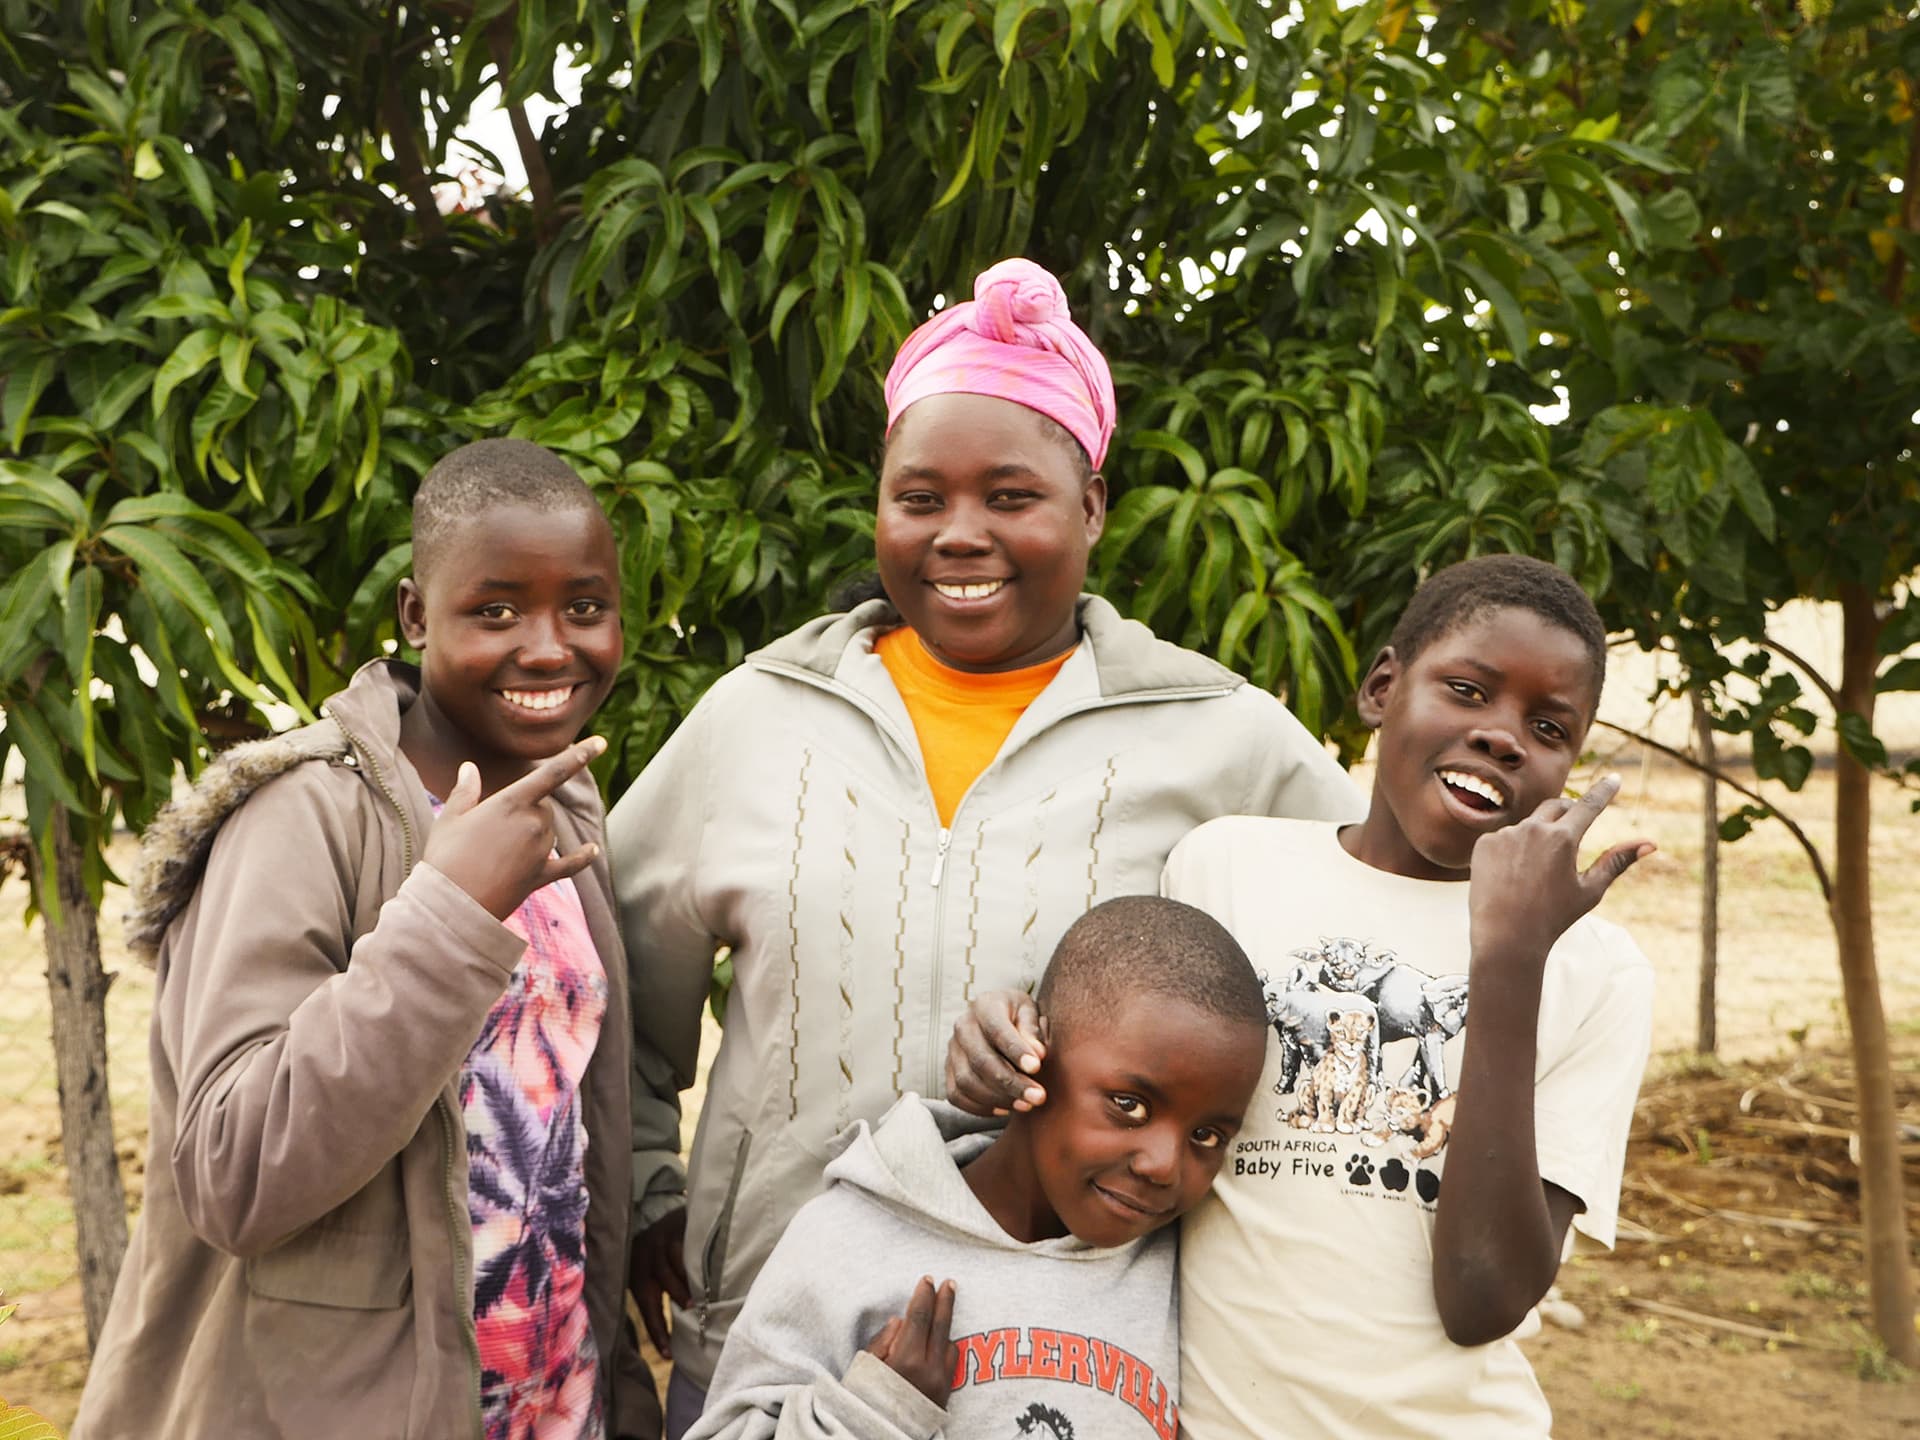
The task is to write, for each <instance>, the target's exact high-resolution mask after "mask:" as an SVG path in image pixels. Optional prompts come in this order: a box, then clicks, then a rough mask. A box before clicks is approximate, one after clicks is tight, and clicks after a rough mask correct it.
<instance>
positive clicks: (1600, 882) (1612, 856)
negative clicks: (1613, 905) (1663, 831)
mask: <svg viewBox="0 0 1920 1440" xmlns="http://www.w3.org/2000/svg"><path fill="white" fill-rule="evenodd" d="M1655 848H1656V847H1655V845H1654V843H1653V842H1652V841H1651V840H1629V841H1627V842H1626V843H1625V844H1624V845H1615V846H1614V847H1613V848H1612V849H1611V850H1609V851H1607V852H1606V854H1604V855H1602V856H1601V857H1600V858H1599V859H1598V860H1596V861H1594V862H1593V864H1591V865H1589V866H1588V867H1587V868H1586V872H1585V873H1584V874H1583V875H1581V877H1580V885H1581V888H1582V889H1584V890H1585V891H1586V892H1587V895H1588V897H1589V898H1590V899H1591V900H1592V901H1593V902H1594V903H1595V904H1598V903H1599V900H1600V897H1601V896H1602V895H1604V894H1606V893H1607V890H1608V888H1609V887H1610V886H1611V885H1612V884H1613V882H1614V881H1616V880H1618V879H1619V878H1620V877H1621V876H1622V875H1624V874H1626V873H1627V871H1629V870H1631V869H1632V868H1633V866H1634V864H1635V862H1636V861H1640V860H1644V859H1646V858H1647V856H1649V855H1651V854H1653V852H1654V850H1655Z"/></svg>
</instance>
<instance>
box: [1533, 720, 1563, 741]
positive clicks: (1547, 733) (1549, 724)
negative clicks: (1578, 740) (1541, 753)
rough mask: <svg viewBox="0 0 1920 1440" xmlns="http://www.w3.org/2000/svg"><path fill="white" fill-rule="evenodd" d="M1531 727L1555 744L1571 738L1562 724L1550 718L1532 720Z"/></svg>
mask: <svg viewBox="0 0 1920 1440" xmlns="http://www.w3.org/2000/svg"><path fill="white" fill-rule="evenodd" d="M1533 728H1534V729H1535V730H1537V731H1538V732H1539V733H1540V735H1541V737H1542V738H1544V739H1545V740H1547V741H1549V742H1550V743H1552V744H1555V745H1564V744H1566V743H1567V741H1568V740H1569V739H1571V738H1572V737H1571V736H1569V735H1568V734H1567V732H1566V729H1565V727H1564V726H1561V725H1559V724H1558V723H1556V722H1555V721H1552V720H1536V721H1534V722H1533Z"/></svg>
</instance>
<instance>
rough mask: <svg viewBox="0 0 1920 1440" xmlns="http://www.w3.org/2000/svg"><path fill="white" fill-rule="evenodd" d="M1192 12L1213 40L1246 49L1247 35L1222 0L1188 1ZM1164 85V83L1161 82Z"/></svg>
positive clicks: (1238, 48) (1237, 48) (1235, 47)
mask: <svg viewBox="0 0 1920 1440" xmlns="http://www.w3.org/2000/svg"><path fill="white" fill-rule="evenodd" d="M1189 3H1190V4H1191V5H1192V7H1193V11H1194V13H1195V14H1196V15H1198V16H1199V17H1200V19H1201V21H1202V23H1204V24H1205V25H1206V27H1207V29H1209V30H1211V31H1212V32H1213V34H1214V38H1215V39H1217V40H1219V41H1220V42H1221V43H1223V44H1225V45H1228V46H1230V47H1231V48H1233V49H1235V50H1244V49H1246V48H1247V35H1246V32H1245V31H1244V30H1242V29H1241V28H1240V22H1239V21H1237V20H1235V19H1234V18H1233V12H1232V11H1231V10H1229V9H1228V8H1227V6H1226V5H1225V4H1224V3H1223V0H1189ZM1161 83H1162V84H1165V83H1166V82H1165V81H1162V82H1161Z"/></svg>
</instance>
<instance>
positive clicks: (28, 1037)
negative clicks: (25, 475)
mask: <svg viewBox="0 0 1920 1440" xmlns="http://www.w3.org/2000/svg"><path fill="white" fill-rule="evenodd" d="M1595 744H1596V747H1597V748H1598V749H1599V751H1600V753H1599V755H1597V756H1596V759H1595V763H1594V764H1593V765H1592V766H1591V767H1589V768H1588V770H1587V773H1588V774H1590V775H1591V774H1596V773H1598V772H1599V771H1600V770H1601V769H1603V768H1618V769H1619V770H1621V772H1622V773H1623V775H1624V776H1625V777H1626V780H1627V786H1626V790H1625V792H1624V793H1623V795H1622V796H1621V798H1620V799H1619V800H1618V801H1617V802H1616V803H1615V806H1614V808H1613V810H1612V811H1611V812H1610V813H1609V814H1608V815H1607V816H1605V817H1603V819H1602V821H1601V823H1600V825H1599V826H1598V827H1596V830H1595V832H1594V835H1593V836H1592V839H1593V840H1594V842H1595V844H1596V846H1597V845H1599V844H1605V843H1610V842H1611V841H1614V840H1621V839H1627V838H1630V837H1635V836H1643V835H1644V836H1647V837H1649V838H1651V839H1653V840H1655V841H1656V842H1658V844H1659V845H1660V847H1661V848H1660V853H1659V854H1658V855H1656V856H1654V857H1653V858H1652V859H1650V860H1648V861H1646V862H1643V863H1642V864H1641V865H1640V866H1639V867H1637V868H1636V869H1635V871H1633V872H1632V873H1630V874H1629V875H1628V876H1627V877H1626V878H1625V879H1624V880H1623V881H1622V882H1621V883H1620V884H1619V885H1618V886H1617V887H1616V888H1615V890H1614V892H1613V894H1612V895H1610V896H1609V898H1608V900H1607V906H1606V911H1607V913H1608V914H1610V915H1611V916H1612V918H1614V919H1616V920H1618V921H1620V922H1621V923H1623V924H1625V925H1626V926H1627V927H1628V928H1629V929H1630V930H1631V931H1632V932H1633V933H1634V935H1635V937H1636V938H1637V939H1638V940H1639V942H1640V944H1641V946H1642V947H1643V948H1644V949H1645V950H1646V951H1647V953H1648V954H1649V956H1650V957H1651V958H1652V959H1653V961H1654V964H1655V967H1656V969H1657V971H1658V974H1659V978H1660V991H1659V1001H1658V1005H1659V1009H1658V1013H1657V1015H1656V1018H1655V1035H1654V1045H1655V1051H1656V1054H1657V1055H1658V1056H1659V1057H1660V1058H1658V1059H1656V1061H1655V1064H1654V1066H1653V1068H1652V1069H1651V1070H1650V1072H1649V1077H1648V1081H1647V1084H1646V1086H1645V1087H1644V1089H1643V1098H1642V1104H1641V1116H1640V1122H1639V1124H1638V1125H1637V1126H1636V1130H1635V1135H1634V1140H1633V1144H1632V1149H1631V1151H1630V1154H1629V1159H1628V1179H1627V1185H1626V1188H1625V1193H1624V1195H1623V1197H1622V1213H1623V1215H1624V1216H1626V1217H1627V1219H1628V1220H1629V1221H1630V1222H1631V1223H1630V1225H1629V1227H1628V1238H1625V1239H1623V1241H1622V1243H1621V1245H1620V1247H1619V1249H1618V1250H1617V1251H1616V1252H1615V1253H1613V1254H1612V1255H1607V1256H1598V1257H1593V1258H1586V1257H1577V1258H1576V1259H1575V1260H1573V1261H1572V1262H1570V1263H1569V1264H1568V1265H1567V1266H1566V1267H1565V1268H1563V1270H1562V1272H1561V1277H1560V1282H1561V1286H1560V1288H1561V1292H1562V1294H1563V1295H1564V1296H1565V1298H1566V1299H1567V1300H1569V1301H1572V1302H1573V1303H1575V1304H1576V1305H1578V1306H1579V1307H1580V1308H1581V1309H1582V1310H1583V1311H1584V1312H1585V1316H1586V1321H1585V1324H1584V1326H1583V1327H1582V1328H1581V1329H1579V1330H1564V1329H1556V1328H1554V1327H1552V1326H1549V1327H1548V1328H1547V1329H1546V1331H1545V1332H1544V1333H1543V1334H1542V1335H1541V1337H1540V1338H1539V1339H1537V1340H1534V1341H1531V1342H1529V1353H1530V1354H1531V1355H1532V1357H1533V1359H1534V1363H1535V1365H1536V1366H1537V1368H1538V1370H1539V1373H1540V1377H1541V1383H1542V1385H1543V1386H1544V1387H1545V1389H1546V1391H1547V1394H1548V1396H1549V1398H1550V1399H1551V1400H1552V1401H1553V1404H1554V1409H1555V1412H1556V1415H1557V1417H1558V1418H1557V1425H1556V1432H1555V1433H1556V1434H1557V1435H1559V1436H1560V1437H1562V1440H1615V1437H1627V1436H1633V1437H1639V1436H1656V1435H1669V1434H1671V1435H1684V1436H1688V1437H1701V1436H1706V1437H1718V1436H1723V1435H1724V1436H1735V1435H1737V1436H1740V1437H1742V1440H1769V1437H1780V1440H1786V1437H1800V1436H1805V1435H1810V1434H1815V1433H1825V1432H1828V1431H1834V1432H1837V1433H1840V1434H1846V1435H1850V1436H1854V1437H1859V1440H1883V1437H1884V1440H1892V1437H1895V1436H1902V1437H1904V1436H1909V1435H1913V1434H1915V1433H1920V1381H1916V1380H1913V1379H1911V1378H1905V1379H1903V1378H1901V1377H1898V1376H1895V1375H1893V1374H1892V1372H1891V1371H1890V1370H1889V1368H1888V1366H1887V1365H1886V1362H1885V1360H1884V1357H1883V1356H1882V1355H1881V1354H1880V1352H1879V1350H1878V1349H1877V1348H1876V1347H1875V1346H1874V1345H1873V1343H1872V1340H1871V1336H1870V1334H1869V1331H1868V1329H1867V1313H1868V1312H1867V1308H1866V1297H1865V1294H1864V1291H1863V1288H1862V1279H1863V1272H1862V1268H1861V1261H1860V1251H1859V1238H1858V1234H1857V1227H1858V1224H1859V1216H1858V1210H1857V1200H1856V1199H1855V1197H1854V1192H1853V1186H1852V1181H1851V1178H1850V1174H1851V1167H1850V1165H1849V1163H1848V1161H1847V1157H1846V1139H1845V1136H1846V1130H1847V1126H1848V1124H1849V1123H1850V1115H1851V1112H1850V1110H1849V1109H1848V1108H1847V1105H1846V1101H1847V1097H1848V1096H1849V1095H1850V1093H1851V1090H1850V1082H1849V1080H1848V1078H1847V1066H1846V1063H1845V1035H1844V1025H1843V1017H1842V1012H1841V1009H1840V1003H1839V996H1840V991H1839V980H1838V972H1837V968H1836V963H1835V954H1834V943H1833V935H1832V930H1831V928H1830V927H1829V925H1828V923H1827V918H1826V914H1825V910H1824V907H1823V906H1822V903H1821V898H1820V894H1819V890H1818V888H1817V886H1816V885H1815V883H1814V881H1813V879H1812V875H1811V872H1810V871H1809V869H1808V867H1807V866H1806V864H1805V862H1804V860H1803V859H1802V858H1801V855H1800V852H1799V850H1798V848H1797V847H1796V846H1795V845H1794V844H1793V842H1792V841H1791V840H1790V839H1789V838H1788V837H1787V835H1786V834H1785V832H1784V831H1783V830H1782V829H1781V828H1780V827H1779V826H1778V825H1762V826H1761V827H1760V828H1758V829H1757V830H1756V831H1755V832H1754V833H1753V834H1752V835H1751V836H1749V837H1748V838H1746V839H1744V840H1742V841H1740V842H1739V843H1738V844H1735V845H1732V846H1728V847H1725V848H1724V850H1723V861H1722V875H1723V879H1722V885H1723V893H1722V899H1721V916H1722V937H1721V985H1720V989H1721V1006H1720V1036H1721V1050H1720V1053H1721V1056H1722V1058H1723V1061H1727V1062H1730V1063H1728V1064H1727V1065H1726V1066H1725V1068H1721V1067H1717V1066H1711V1065H1709V1066H1701V1065H1699V1064H1698V1063H1696V1062H1695V1061H1694V1059H1693V1057H1692V1056H1691V1054H1690V1052H1691V1050H1692V1046H1693V1036H1694V994H1695V979H1696V965H1697V956H1698V938H1697V924H1698V919H1697V917H1698V905H1699V884H1700V875H1701V846H1700V828H1701V827H1700V803H1701V796H1700V789H1699V782H1698V778H1697V777H1696V776H1695V775H1694V774H1692V773H1691V772H1689V771H1686V770H1683V769H1681V768H1679V767H1678V766H1674V765H1671V764H1668V763H1667V762H1664V761H1658V762H1655V761H1649V762H1648V763H1645V764H1643V763H1642V756H1641V755H1640V754H1639V752H1638V751H1637V750H1635V749H1633V748H1631V747H1622V748H1620V749H1618V750H1612V751H1610V750H1609V748H1608V747H1609V742H1607V740H1606V738H1605V737H1604V736H1601V735H1598V734H1596V738H1595ZM1832 795H1833V785H1832V780H1831V773H1830V771H1829V770H1824V769H1823V770H1821V771H1819V772H1817V773H1816V774H1815V776H1814V778H1813V779H1812V780H1811V781H1810V782H1809V784H1808V786H1807V789H1806V791H1805V792H1804V793H1803V794H1802V795H1801V796H1799V797H1792V798H1790V799H1783V801H1782V803H1783V805H1785V806H1787V808H1789V809H1790V810H1791V812H1792V813H1793V814H1794V815H1795V816H1796V817H1797V818H1799V819H1801V820H1802V823H1803V824H1805V825H1806V828H1807V829H1808V831H1809V832H1810V834H1812V835H1813V837H1814V838H1815V840H1816V843H1818V844H1820V845H1821V846H1823V847H1829V846H1830V837H1831V823H1830V820H1829V819H1828V817H1829V816H1830V814H1831V807H1832ZM1908 798H1909V797H1906V796H1903V795H1901V794H1899V793H1897V792H1896V791H1894V790H1893V789H1892V787H1890V786H1888V787H1883V790H1882V793H1881V794H1880V796H1879V799H1878V802H1877V806H1876V813H1875V825H1876V830H1875V839H1874V854H1875V867H1874V868H1875V886H1876V923H1877V926H1878V940H1879V952H1880V957H1881V968H1882V977H1881V988H1882V992H1883V995H1884V998H1885V1002H1886V1008H1887V1013H1888V1015H1889V1017H1890V1018H1891V1019H1892V1021H1893V1023H1894V1026H1895V1030H1896V1036H1897V1040H1896V1046H1897V1050H1898V1053H1899V1057H1900V1059H1899V1066H1900V1083H1901V1086H1902V1095H1903V1103H1904V1109H1903V1118H1904V1119H1905V1120H1906V1121H1908V1122H1909V1123H1913V1124H1917V1125H1920V964H1916V963H1915V962H1914V959H1913V956H1914V955H1915V953H1916V951H1920V890H1916V887H1915V886H1914V885H1913V883H1912V877H1913V876H1914V875H1915V874H1916V873H1920V819H1916V817H1914V816H1913V815H1911V814H1910V813H1909V809H1908ZM1730 805H1731V802H1728V808H1730ZM23 900H24V895H23V893H22V887H21V886H20V883H19V882H18V881H17V880H15V881H12V882H9V883H8V884H7V885H6V886H4V887H0V916H17V915H19V914H20V913H21V905H22V903H23ZM118 908H119V902H118V900H117V898H116V897H114V896H110V897H109V900H108V903H107V906H106V916H105V919H106V926H105V929H106V943H107V949H108V959H107V963H108V968H109V969H115V970H118V971H119V972H120V979H119V981H118V982H117V983H116V984H115V986H114V988H113V991H112V994H111V996H110V1000H109V1047H110V1050H111V1053H112V1057H113V1064H114V1067H115V1068H114V1071H113V1075H112V1088H113V1094H114V1102H115V1116H116V1123H117V1125H118V1127H119V1133H120V1151H121V1155H122V1157H123V1160H124V1162H125V1169H126V1172H127V1177H128V1188H129V1200H130V1202H131V1203H133V1204H134V1205H136V1206H137V1204H138V1201H139V1195H140V1188H141V1183H140V1182H141V1176H142V1173H143V1169H144V1163H145V1138H146V1103H147V1100H146V1064H147V1061H146V1015H147V1010H148V1006H149V1004H150V1001H151V995H152V985H151V980H150V978H149V976H148V972H147V971H146V970H145V969H144V968H142V967H141V966H139V965H138V964H136V963H134V962H133V961H132V960H131V959H130V958H129V957H128V956H127V955H126V953H125V951H124V949H123V948H122V947H121V945H120V942H119V926H118V914H117V912H118ZM39 946H40V938H39V932H38V928H37V927H33V928H31V929H23V928H22V927H20V926H19V925H18V923H17V922H15V921H13V920H6V921H4V922H0V1289H4V1291H5V1298H6V1300H7V1301H10V1302H11V1301H17V1302H19V1304H20V1311H19V1313H18V1314H17V1315H16V1316H15V1317H14V1318H13V1319H12V1320H11V1321H9V1322H8V1323H7V1324H6V1325H5V1326H4V1327H0V1396H4V1397H5V1399H6V1400H8V1401H11V1402H13V1403H15V1404H30V1405H33V1406H35V1407H36V1408H38V1409H40V1410H41V1411H43V1412H44V1413H45V1414H46V1415H47V1416H48V1417H49V1418H50V1419H52V1420H53V1421H54V1422H55V1423H56V1424H59V1425H63V1426H64V1425H65V1424H66V1423H67V1422H68V1421H69V1420H70V1419H71V1417H72V1412H73V1407H74V1404H75V1403H76V1400H77V1397H78V1393H79V1386H80V1383H81V1381H82V1379H83V1378H84V1374H85V1363H86V1362H85V1348H86V1347H85V1341H84V1333H83V1328H82V1324H81V1319H80V1305H79V1290H78V1286H77V1284H76V1283H75V1282H74V1280H73V1261H72V1245H73V1239H72V1218H71V1212H70V1211H69V1209H68V1207H67V1203H66V1198H65V1172H64V1170H63V1168H62V1166H61V1164H60V1160H59V1140H58V1131H59V1122H58V1112H57V1107H56V1102H55V1097H54V1089H53V1071H52V1058H51V1055H50V1054H49V1052H48V1044H47V1039H46V1035H47V1028H46V987H45V981H44V978H43V975H42V971H43V968H44V962H43V960H42V958H41V955H40V949H39ZM712 1038H713V1037H712V1036H709V1040H710V1041H711V1040H712ZM1783 1080H1784V1083H1785V1085H1786V1086H1787V1087H1788V1088H1789V1090H1790V1091H1793V1092H1798V1094H1799V1095H1800V1096H1803V1097H1804V1096H1810V1097H1813V1098H1812V1099H1811V1100H1807V1099H1801V1098H1795V1096H1794V1094H1791V1093H1788V1091H1783V1090H1781V1089H1780V1088H1779V1085H1780V1083H1781V1082H1782V1081H1783ZM1749 1092H1751V1098H1750V1099H1748V1102H1747V1106H1746V1109H1745V1110H1744V1111H1743V1110H1742V1108H1741V1103H1740V1102H1741V1100H1742V1098H1743V1097H1747V1096H1749ZM689 1101H690V1103H689V1105H688V1122H689V1126H690V1125H691V1121H692V1117H693V1114H694V1113H695V1111H696V1109H697V1102H698V1094H697V1092H696V1093H695V1094H694V1095H692V1096H690V1097H689ZM1815 1112H1818V1113H1817V1114H1816V1113H1815ZM1827 1131H1832V1132H1837V1133H1831V1134H1830V1133H1825V1132H1827ZM1916 1149H1920V1147H1916ZM1908 1173H1909V1177H1910V1178H1909V1186H1908V1194H1909V1196H1910V1201H1909V1204H1910V1206H1913V1207H1914V1215H1915V1219H1914V1222H1913V1226H1912V1233H1913V1234H1914V1236H1915V1237H1916V1241H1917V1242H1920V1155H1917V1156H1915V1157H1914V1158H1912V1159H1910V1160H1909V1162H1908ZM1661 1307H1663V1308H1661ZM1863 1376H1864V1377H1866V1378H1863Z"/></svg>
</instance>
